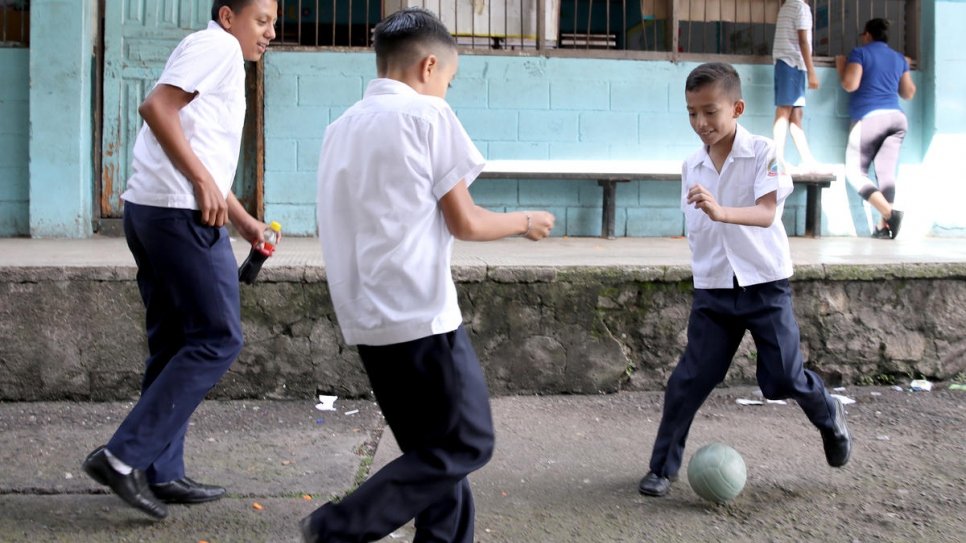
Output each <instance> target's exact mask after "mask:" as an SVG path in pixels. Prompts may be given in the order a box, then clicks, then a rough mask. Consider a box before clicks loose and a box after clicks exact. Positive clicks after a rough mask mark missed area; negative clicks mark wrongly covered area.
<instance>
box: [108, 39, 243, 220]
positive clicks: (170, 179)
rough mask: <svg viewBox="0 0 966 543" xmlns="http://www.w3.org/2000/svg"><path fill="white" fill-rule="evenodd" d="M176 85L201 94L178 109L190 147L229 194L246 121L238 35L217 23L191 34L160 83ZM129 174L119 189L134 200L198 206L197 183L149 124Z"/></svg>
mask: <svg viewBox="0 0 966 543" xmlns="http://www.w3.org/2000/svg"><path fill="white" fill-rule="evenodd" d="M162 84H164V85H172V86H175V87H178V88H180V89H182V90H184V91H185V92H189V93H197V96H195V98H194V99H193V100H192V101H191V102H190V103H189V104H188V105H186V106H185V107H183V108H182V109H181V111H180V113H179V116H180V117H181V127H182V129H183V130H184V134H185V137H186V138H187V140H188V144H189V145H190V146H191V149H192V150H193V151H194V153H195V154H196V155H197V156H198V158H199V159H200V160H201V162H202V164H204V165H205V167H206V168H207V169H208V172H210V173H211V175H212V177H213V178H214V180H215V184H216V185H217V186H218V189H219V190H220V191H221V195H222V197H225V198H227V197H228V191H229V190H230V189H231V184H232V181H234V178H235V167H236V166H237V165H238V152H239V149H240V148H241V137H242V127H243V126H244V124H245V60H244V58H243V57H242V51H241V45H240V44H239V43H238V40H237V39H235V37H234V36H232V35H231V34H229V33H228V32H226V31H225V30H224V29H223V28H221V26H220V25H219V24H218V23H216V22H214V21H209V22H208V28H207V29H205V30H201V31H199V32H195V33H193V34H190V35H188V36H187V37H185V38H184V39H183V40H181V43H179V44H178V46H177V47H176V48H175V50H174V52H172V53H171V56H170V57H168V62H167V63H166V64H165V66H164V72H163V73H162V74H161V77H160V78H159V79H158V82H157V83H156V84H155V86H157V85H162ZM131 171H132V173H131V177H130V178H128V180H127V190H125V191H124V193H123V194H121V198H123V199H124V200H125V201H127V202H134V203H135V204H141V205H148V206H155V207H167V208H180V209H198V204H197V202H195V191H194V186H193V185H192V184H191V182H190V181H188V179H187V178H186V177H185V176H184V174H182V173H181V172H180V171H179V170H178V169H177V168H175V166H174V164H172V163H171V159H170V158H169V157H168V155H167V153H165V152H164V149H162V148H161V145H160V144H159V143H158V139H157V138H156V137H155V135H154V132H152V131H151V129H150V128H149V127H148V125H147V123H144V125H143V126H142V127H141V130H140V132H138V136H137V140H136V141H135V143H134V151H133V153H132V161H131Z"/></svg>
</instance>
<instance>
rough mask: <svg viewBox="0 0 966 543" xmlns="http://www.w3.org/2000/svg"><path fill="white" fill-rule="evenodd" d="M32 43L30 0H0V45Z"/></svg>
mask: <svg viewBox="0 0 966 543" xmlns="http://www.w3.org/2000/svg"><path fill="white" fill-rule="evenodd" d="M29 44H30V0H0V47H18V46H27V45H29Z"/></svg>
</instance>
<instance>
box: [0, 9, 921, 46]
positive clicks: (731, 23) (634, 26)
mask: <svg viewBox="0 0 966 543" xmlns="http://www.w3.org/2000/svg"><path fill="white" fill-rule="evenodd" d="M0 1H2V0H0ZM919 3H920V2H919V0H811V1H810V3H809V4H810V6H811V8H812V14H813V21H814V30H813V47H814V50H815V56H816V57H819V58H821V57H833V56H835V55H837V54H846V53H848V52H849V51H850V50H851V49H852V48H853V47H855V46H856V45H858V35H859V33H860V32H861V29H862V27H863V26H864V24H865V21H867V20H868V19H871V18H873V17H883V18H886V19H889V20H890V22H891V23H892V27H891V36H890V38H891V39H890V45H891V46H892V47H893V48H895V49H897V50H899V51H903V52H904V53H905V54H906V55H908V56H910V57H912V58H916V57H917V53H918V47H917V45H918V41H919V40H918V26H919ZM781 4H782V0H279V11H280V13H279V33H278V34H279V42H280V44H281V45H290V46H296V47H298V46H302V47H368V46H369V45H371V38H372V29H373V27H374V26H375V25H376V23H378V22H379V20H381V19H382V18H383V17H384V16H386V15H388V14H390V13H393V12H395V11H397V10H399V9H402V8H406V7H412V6H418V7H423V8H426V9H429V10H430V11H433V12H434V13H436V14H437V15H439V16H440V18H441V19H442V20H443V22H444V23H446V25H447V27H448V28H449V29H450V30H451V31H452V32H453V35H454V36H455V37H456V38H457V41H458V42H459V43H460V45H461V46H463V47H466V48H469V49H489V50H506V51H527V50H531V51H536V50H540V51H546V52H549V51H552V50H562V51H568V50H569V51H573V52H574V53H576V54H581V55H584V56H594V55H595V54H599V53H595V51H601V50H613V51H621V52H622V53H621V54H622V55H625V56H634V53H633V52H635V51H638V52H643V53H647V54H655V53H656V54H658V55H659V56H665V57H670V58H672V59H674V58H677V57H678V56H679V55H688V54H698V55H739V56H757V57H767V56H769V55H770V54H771V48H772V41H773V39H774V35H775V21H776V18H777V14H778V10H779V8H780V6H781ZM581 50H583V51H585V52H584V53H579V51H581ZM645 56H646V55H645Z"/></svg>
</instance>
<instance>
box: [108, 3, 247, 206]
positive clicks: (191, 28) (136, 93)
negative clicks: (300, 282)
mask: <svg viewBox="0 0 966 543" xmlns="http://www.w3.org/2000/svg"><path fill="white" fill-rule="evenodd" d="M209 20H211V0H109V1H108V2H105V12H104V79H103V84H104V90H103V107H102V112H103V113H102V114H103V128H102V141H101V182H100V185H101V186H100V212H101V218H105V219H108V218H119V217H121V214H122V201H121V198H120V196H121V193H123V192H124V189H125V186H126V185H127V178H128V176H129V175H130V164H131V152H132V149H133V147H134V140H135V138H136V137H137V133H138V130H139V129H140V127H141V123H142V120H141V117H140V116H139V115H138V106H139V105H140V104H141V102H142V101H143V100H144V97H145V96H146V94H147V93H148V91H150V90H151V88H152V87H153V86H154V83H155V82H156V81H157V79H158V77H159V76H160V75H161V71H162V69H164V64H165V62H166V61H167V59H168V55H170V54H171V51H173V50H174V48H175V46H177V45H178V42H180V41H181V39H182V38H184V37H185V36H187V35H188V34H190V33H192V32H195V31H197V30H202V29H204V28H205V27H206V26H207V24H208V21H209ZM257 68H258V67H256V66H249V67H248V71H249V77H248V81H249V85H248V88H249V92H248V95H249V102H248V111H249V115H248V118H247V119H246V124H245V126H246V130H245V138H244V140H243V142H242V147H243V149H242V156H241V157H240V160H239V165H238V174H237V175H236V179H235V185H234V190H235V193H236V194H237V195H238V196H239V199H240V200H242V203H243V204H245V206H246V208H247V209H248V210H249V212H252V213H255V214H257V213H259V212H260V211H261V210H260V209H259V207H260V204H261V202H260V201H258V200H259V198H257V195H258V194H260V191H259V190H258V181H257V180H258V178H259V177H260V174H259V171H260V168H258V167H257V165H258V164H260V163H261V157H260V156H258V153H257V146H256V145H255V143H256V141H260V137H261V135H260V130H257V129H258V124H259V123H257V122H256V121H257V120H258V119H259V118H260V115H258V114H257V112H258V111H259V110H260V109H261V107H262V106H261V103H260V100H258V102H259V103H255V101H256V100H257V99H258V98H259V97H260V95H261V93H260V92H257V90H258V88H259V87H260V85H261V82H260V81H259V79H260V77H259V76H260V75H261V74H260V70H258V69H257ZM256 136H257V137H256Z"/></svg>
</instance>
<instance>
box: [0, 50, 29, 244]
mask: <svg viewBox="0 0 966 543" xmlns="http://www.w3.org/2000/svg"><path fill="white" fill-rule="evenodd" d="M29 63H30V54H29V51H28V50H27V49H23V48H0V81H3V84H2V85H0V119H3V121H2V122H0V237H13V236H25V235H27V234H28V233H30V225H29V221H30V213H29V211H30V203H29V194H30V180H29V177H28V175H27V171H28V168H29V159H30V157H29V154H28V152H27V144H28V142H29V141H30V122H29V119H28V109H29V105H28V103H29V102H28V101H29V97H28V94H29V90H30V89H29V85H28V83H27V82H28V81H29V78H28V77H27V75H28V73H29V71H30V70H29Z"/></svg>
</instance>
